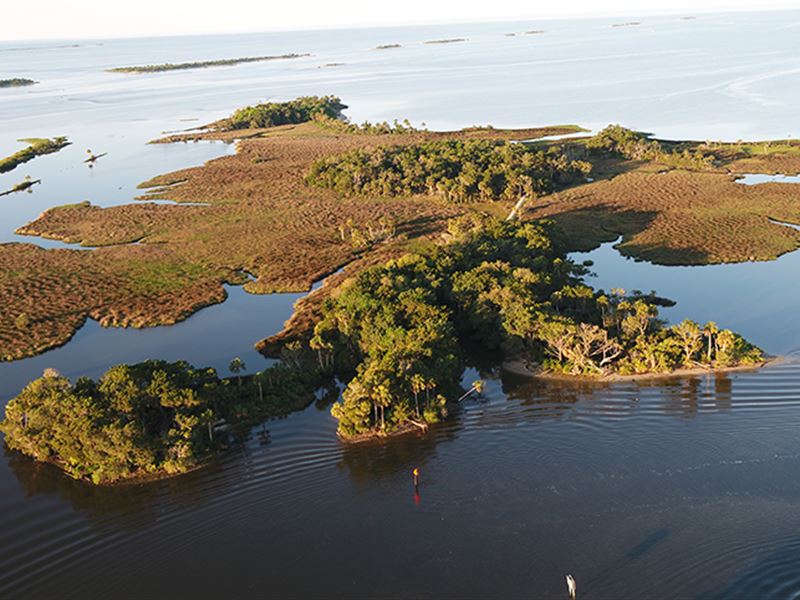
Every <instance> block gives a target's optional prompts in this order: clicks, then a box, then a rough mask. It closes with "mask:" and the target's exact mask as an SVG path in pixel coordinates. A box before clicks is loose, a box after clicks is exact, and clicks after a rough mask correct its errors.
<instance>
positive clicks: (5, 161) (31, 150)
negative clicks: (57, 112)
mask: <svg viewBox="0 0 800 600" xmlns="http://www.w3.org/2000/svg"><path fill="white" fill-rule="evenodd" d="M19 141H20V142H28V143H29V144H30V145H29V146H28V147H27V148H23V149H22V150H20V151H19V152H15V153H14V154H12V155H11V156H7V157H5V158H0V173H6V172H8V171H11V170H13V169H15V168H16V167H17V166H18V165H21V164H22V163H26V162H28V161H29V160H33V159H34V158H36V157H37V156H40V155H42V154H51V153H53V152H58V151H59V150H61V149H62V148H64V147H65V146H69V145H70V143H71V142H69V141H68V140H67V138H65V137H61V136H60V137H54V138H52V139H47V138H28V139H22V140H19Z"/></svg>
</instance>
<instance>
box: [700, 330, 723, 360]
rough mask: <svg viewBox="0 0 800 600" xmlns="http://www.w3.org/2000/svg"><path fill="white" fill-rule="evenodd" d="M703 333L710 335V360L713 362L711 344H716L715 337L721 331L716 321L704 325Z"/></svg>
mask: <svg viewBox="0 0 800 600" xmlns="http://www.w3.org/2000/svg"><path fill="white" fill-rule="evenodd" d="M703 333H705V334H706V336H707V337H708V362H711V346H712V344H714V337H715V336H716V335H717V333H719V327H717V324H716V323H714V321H709V322H708V323H706V326H705V327H703Z"/></svg>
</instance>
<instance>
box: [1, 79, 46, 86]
mask: <svg viewBox="0 0 800 600" xmlns="http://www.w3.org/2000/svg"><path fill="white" fill-rule="evenodd" d="M36 83H39V82H38V81H34V80H33V79H26V78H24V77H14V78H13V79H0V89H2V88H12V87H25V86H28V85H34V84H36Z"/></svg>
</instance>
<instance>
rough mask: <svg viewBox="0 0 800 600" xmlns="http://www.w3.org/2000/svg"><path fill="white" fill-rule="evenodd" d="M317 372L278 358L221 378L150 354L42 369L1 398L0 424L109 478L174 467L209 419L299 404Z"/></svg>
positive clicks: (59, 459) (13, 441) (23, 448)
mask: <svg viewBox="0 0 800 600" xmlns="http://www.w3.org/2000/svg"><path fill="white" fill-rule="evenodd" d="M234 362H235V360H234ZM240 362H241V361H240ZM232 364H233V363H232ZM241 366H242V368H243V363H242V365H241ZM237 367H238V363H237ZM237 376H238V372H237ZM317 377H318V373H317V372H316V371H315V370H314V369H313V368H312V369H299V368H297V366H296V363H293V364H278V365H276V366H273V367H270V368H269V369H266V370H264V371H263V372H261V373H258V374H256V375H255V376H252V377H250V378H248V379H247V381H246V382H243V380H242V379H241V378H238V377H237V382H238V385H231V383H230V382H229V381H228V380H223V379H220V378H219V377H218V376H217V373H216V372H215V371H214V369H196V368H194V367H192V366H190V365H189V364H187V363H186V362H176V363H168V362H164V361H155V360H151V361H147V362H144V363H140V364H135V365H117V366H115V367H112V368H111V369H109V370H108V371H106V373H105V374H104V375H103V376H102V377H101V378H100V379H99V380H98V381H96V382H95V381H93V380H91V379H88V378H80V379H78V380H77V381H76V382H75V383H74V384H72V383H71V382H70V381H69V380H68V379H67V378H66V377H63V376H61V375H60V374H59V373H58V372H57V371H54V370H52V369H48V370H47V371H46V372H45V374H44V376H43V377H41V378H39V379H37V380H35V381H33V382H31V383H30V384H28V385H27V386H26V387H25V389H24V390H23V391H22V392H21V393H20V394H19V395H18V396H17V397H16V398H14V399H13V400H11V401H10V402H9V403H8V405H7V406H6V413H5V420H3V421H2V422H0V431H2V432H3V433H4V434H5V439H6V444H7V445H8V446H9V447H10V448H12V449H14V450H18V451H20V452H22V453H24V454H27V455H29V456H31V457H33V458H35V459H36V460H40V461H46V462H51V463H54V464H56V465H58V466H59V467H60V468H62V469H63V470H64V471H65V472H66V473H67V474H69V475H70V476H72V477H75V478H76V479H88V480H90V481H92V482H94V483H113V482H115V481H120V480H125V479H130V478H134V477H147V476H152V475H158V474H162V473H163V474H175V473H182V472H185V471H187V470H189V469H191V468H193V467H195V466H197V465H198V464H200V463H201V462H202V460H204V459H205V458H206V457H207V456H208V455H209V454H210V453H212V452H213V451H215V450H216V449H217V448H218V447H220V444H221V443H223V440H224V436H221V435H220V434H215V431H216V428H215V427H216V425H218V424H223V423H227V424H228V425H235V424H239V423H247V422H249V421H251V420H254V419H265V418H268V417H271V416H275V415H279V414H283V413H285V412H287V411H288V410H292V409H296V408H300V407H302V406H305V405H306V404H308V403H309V402H310V401H311V400H313V388H314V386H315V384H316V383H317ZM243 383H244V385H243Z"/></svg>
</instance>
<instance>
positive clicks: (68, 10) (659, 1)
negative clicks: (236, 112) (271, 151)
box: [0, 0, 800, 41]
mask: <svg viewBox="0 0 800 600" xmlns="http://www.w3.org/2000/svg"><path fill="white" fill-rule="evenodd" d="M3 4H5V6H3V7H2V13H3V15H2V19H0V40H4V41H5V40H34V39H79V38H112V37H145V36H155V35H182V34H200V33H236V32H254V31H275V30H291V29H324V28H341V27H365V26H381V25H383V26H391V25H409V24H419V23H452V22H463V21H501V20H515V19H535V18H558V17H590V16H605V15H609V16H610V15H614V16H617V15H619V16H622V15H629V16H646V15H648V14H654V13H691V14H697V13H699V12H722V11H728V10H754V9H766V8H773V9H775V8H798V7H800V0H763V1H761V2H758V1H754V0H650V1H649V2H646V3H645V2H643V1H642V0H604V1H602V2H598V1H597V0H557V1H553V0H548V1H542V0H491V1H490V2H487V1H486V0H402V1H401V2H390V1H385V0H384V1H382V0H337V1H335V2H333V1H331V0H302V1H300V2H287V1H286V0H216V1H209V0H135V1H134V0H24V1H20V0H6V1H4V2H3ZM643 4H645V6H646V8H643V6H642V5H643Z"/></svg>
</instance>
